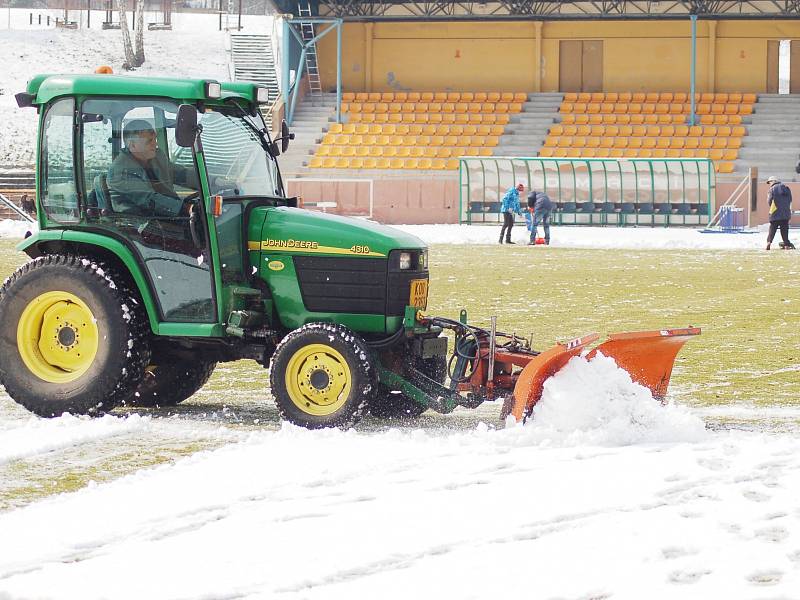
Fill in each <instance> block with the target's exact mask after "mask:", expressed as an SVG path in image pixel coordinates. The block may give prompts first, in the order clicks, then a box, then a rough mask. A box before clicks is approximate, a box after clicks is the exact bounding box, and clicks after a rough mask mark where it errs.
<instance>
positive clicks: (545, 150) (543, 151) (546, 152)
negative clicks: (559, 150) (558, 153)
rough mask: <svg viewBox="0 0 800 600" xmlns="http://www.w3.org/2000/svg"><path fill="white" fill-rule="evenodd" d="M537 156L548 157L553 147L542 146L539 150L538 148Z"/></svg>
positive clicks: (551, 154)
mask: <svg viewBox="0 0 800 600" xmlns="http://www.w3.org/2000/svg"><path fill="white" fill-rule="evenodd" d="M539 156H544V157H546V158H549V157H551V156H553V149H552V148H542V149H541V150H539Z"/></svg>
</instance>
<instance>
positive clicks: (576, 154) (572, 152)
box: [567, 148, 581, 158]
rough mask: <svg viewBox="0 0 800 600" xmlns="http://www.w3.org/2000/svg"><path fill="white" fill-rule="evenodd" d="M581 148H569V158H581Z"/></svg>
mask: <svg viewBox="0 0 800 600" xmlns="http://www.w3.org/2000/svg"><path fill="white" fill-rule="evenodd" d="M580 156H581V148H567V158H580Z"/></svg>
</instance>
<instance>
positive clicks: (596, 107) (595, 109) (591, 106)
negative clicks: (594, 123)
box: [586, 102, 601, 114]
mask: <svg viewBox="0 0 800 600" xmlns="http://www.w3.org/2000/svg"><path fill="white" fill-rule="evenodd" d="M600 106H601V104H600V103H599V102H589V103H588V104H587V105H586V112H587V113H589V114H597V113H599V112H600Z"/></svg>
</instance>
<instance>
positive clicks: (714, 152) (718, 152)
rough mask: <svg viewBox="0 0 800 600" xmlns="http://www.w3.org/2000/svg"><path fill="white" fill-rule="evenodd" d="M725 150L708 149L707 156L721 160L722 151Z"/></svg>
mask: <svg viewBox="0 0 800 600" xmlns="http://www.w3.org/2000/svg"><path fill="white" fill-rule="evenodd" d="M724 152H725V151H724V150H722V149H721V148H713V149H711V150H709V151H708V158H710V159H711V160H722V156H723V153H724Z"/></svg>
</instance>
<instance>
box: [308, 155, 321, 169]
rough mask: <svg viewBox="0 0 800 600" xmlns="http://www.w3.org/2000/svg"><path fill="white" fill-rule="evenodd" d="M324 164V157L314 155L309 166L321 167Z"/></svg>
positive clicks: (313, 167) (312, 167)
mask: <svg viewBox="0 0 800 600" xmlns="http://www.w3.org/2000/svg"><path fill="white" fill-rule="evenodd" d="M322 164H323V159H322V157H321V156H312V157H311V160H310V161H308V167H309V168H311V169H321V168H322Z"/></svg>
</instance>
